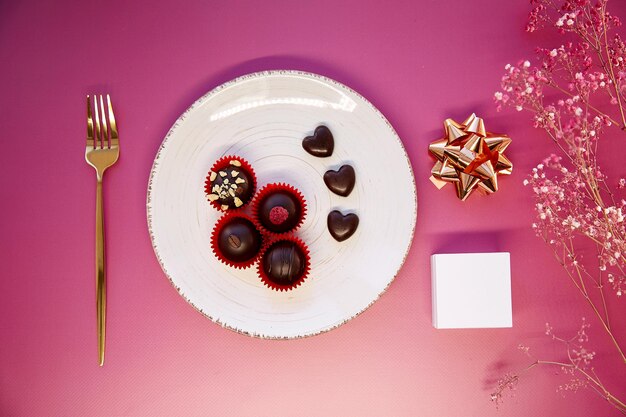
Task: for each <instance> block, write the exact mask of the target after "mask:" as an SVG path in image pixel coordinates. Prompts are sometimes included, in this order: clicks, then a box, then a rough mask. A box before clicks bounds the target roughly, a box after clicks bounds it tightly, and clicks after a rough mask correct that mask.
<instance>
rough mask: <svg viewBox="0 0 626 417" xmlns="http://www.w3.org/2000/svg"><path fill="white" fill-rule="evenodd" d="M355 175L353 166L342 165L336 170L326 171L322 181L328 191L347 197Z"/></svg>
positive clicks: (352, 186)
mask: <svg viewBox="0 0 626 417" xmlns="http://www.w3.org/2000/svg"><path fill="white" fill-rule="evenodd" d="M355 181H356V175H355V173H354V168H352V166H350V165H344V166H342V167H341V168H339V170H338V171H332V170H330V171H326V173H325V174H324V182H325V183H326V186H327V187H328V189H329V190H330V191H332V192H333V193H335V194H338V195H340V196H343V197H347V196H348V195H350V193H351V192H352V189H353V188H354V182H355Z"/></svg>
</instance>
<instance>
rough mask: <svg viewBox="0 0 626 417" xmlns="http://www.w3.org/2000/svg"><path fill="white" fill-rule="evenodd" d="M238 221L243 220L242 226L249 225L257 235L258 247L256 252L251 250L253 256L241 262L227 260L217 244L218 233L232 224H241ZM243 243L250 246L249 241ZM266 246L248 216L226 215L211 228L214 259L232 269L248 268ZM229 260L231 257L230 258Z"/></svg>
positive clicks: (264, 240)
mask: <svg viewBox="0 0 626 417" xmlns="http://www.w3.org/2000/svg"><path fill="white" fill-rule="evenodd" d="M239 219H243V220H244V222H242V223H243V224H246V223H249V224H250V229H251V230H252V231H253V232H256V233H258V240H259V246H258V250H253V252H254V254H253V255H252V256H250V257H249V258H247V257H246V259H241V260H237V259H229V258H228V254H227V253H225V252H224V250H222V248H220V243H219V238H220V233H221V232H222V231H223V230H224V228H225V227H227V226H229V225H230V226H231V227H232V225H233V224H234V223H239V222H241V220H239ZM242 240H244V239H242ZM245 242H247V243H248V244H250V242H249V241H245ZM245 242H244V243H245ZM239 244H241V240H240V241H239ZM266 246H267V239H265V237H264V236H263V234H262V233H261V231H260V230H259V229H258V228H257V226H256V224H255V223H254V221H253V220H252V219H251V218H250V217H249V216H246V215H245V214H240V213H236V212H229V213H226V214H225V215H223V216H222V217H221V218H220V219H219V220H218V221H217V223H215V226H214V227H213V232H211V250H212V251H213V255H215V257H216V258H217V259H219V260H220V262H222V263H223V264H226V265H228V266H231V267H233V268H237V269H245V268H249V267H250V266H252V265H253V264H254V263H255V262H256V261H257V260H258V259H259V256H260V255H261V253H262V252H263V251H264V249H265V247H266ZM231 258H233V257H232V256H231Z"/></svg>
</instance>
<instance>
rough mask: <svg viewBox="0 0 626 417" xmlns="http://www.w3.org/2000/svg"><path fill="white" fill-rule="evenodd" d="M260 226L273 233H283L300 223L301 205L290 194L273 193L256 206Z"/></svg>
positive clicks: (282, 192) (285, 192) (284, 192)
mask: <svg viewBox="0 0 626 417" xmlns="http://www.w3.org/2000/svg"><path fill="white" fill-rule="evenodd" d="M257 210H258V218H259V222H260V223H261V225H262V226H263V227H264V228H266V229H267V230H269V231H270V232H273V233H285V232H288V231H290V230H291V229H293V228H294V227H296V226H297V225H298V223H299V222H300V217H301V216H302V205H301V203H300V200H298V198H297V197H296V196H295V195H293V194H292V193H290V192H287V191H275V192H273V193H271V194H269V195H267V196H265V197H264V198H263V200H262V201H260V202H259V205H258V209H257Z"/></svg>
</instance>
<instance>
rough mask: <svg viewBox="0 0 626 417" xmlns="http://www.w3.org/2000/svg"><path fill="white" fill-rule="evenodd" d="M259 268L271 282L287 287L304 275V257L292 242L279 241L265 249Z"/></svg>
mask: <svg viewBox="0 0 626 417" xmlns="http://www.w3.org/2000/svg"><path fill="white" fill-rule="evenodd" d="M261 267H262V268H263V272H264V273H265V275H266V276H267V278H268V279H270V280H271V281H272V282H274V283H276V284H278V285H285V286H289V285H292V284H293V283H295V282H297V281H298V280H299V279H300V278H301V277H302V274H304V272H305V267H306V256H305V254H304V253H303V252H302V249H300V247H299V246H298V245H297V244H295V243H294V242H290V241H288V240H284V241H279V242H277V243H274V244H273V245H272V246H270V247H269V248H268V249H267V251H266V252H265V254H264V255H263V259H262V260H261Z"/></svg>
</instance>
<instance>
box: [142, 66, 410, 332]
mask: <svg viewBox="0 0 626 417" xmlns="http://www.w3.org/2000/svg"><path fill="white" fill-rule="evenodd" d="M274 76H287V77H304V78H312V79H317V80H320V81H323V82H325V83H328V84H331V85H333V86H335V87H338V88H341V89H345V90H347V91H349V92H350V93H351V94H354V95H355V96H356V97H358V98H359V99H361V100H363V103H365V104H366V105H368V106H369V107H370V108H371V109H372V110H374V112H375V113H376V114H377V115H378V117H380V118H381V120H382V121H383V122H384V123H385V124H386V125H387V127H388V128H389V131H390V132H391V134H392V136H393V137H394V139H395V140H396V142H397V143H398V144H399V145H400V149H401V150H402V152H403V154H404V158H405V162H406V164H407V167H408V169H409V172H410V174H411V175H410V178H411V182H412V187H411V193H412V194H413V203H414V207H415V210H414V212H413V216H412V217H411V233H410V236H409V244H408V245H407V248H406V251H405V253H404V255H403V257H402V262H401V263H400V265H399V266H398V269H397V270H396V272H395V273H394V274H393V277H392V278H391V279H390V280H389V282H388V283H387V285H386V286H385V288H383V290H382V291H381V292H380V293H378V294H377V295H376V297H374V298H373V299H372V301H371V302H370V303H369V304H367V305H366V306H365V307H364V308H363V309H361V310H360V311H359V312H357V313H356V314H354V315H352V316H350V317H347V318H345V319H344V320H343V321H341V322H340V323H337V324H334V325H332V326H329V327H326V328H323V329H321V330H318V331H316V332H309V333H306V334H301V335H295V336H273V335H263V334H257V333H250V332H247V331H244V330H242V329H238V328H236V327H233V326H230V325H228V324H227V323H224V322H221V321H220V320H217V319H215V318H213V317H212V316H211V315H210V314H208V313H206V312H205V311H204V310H202V309H201V308H200V307H198V306H197V305H195V304H194V303H193V302H192V301H191V300H190V299H189V298H188V297H187V296H186V295H185V293H183V292H182V291H181V289H180V287H178V286H177V285H176V283H175V282H174V280H173V279H172V277H171V276H170V274H169V273H168V272H167V269H166V266H165V264H164V262H163V260H162V258H161V256H160V255H159V253H158V249H157V245H156V244H155V235H154V230H153V225H152V198H151V195H152V184H153V180H154V176H155V173H156V170H157V169H158V165H159V159H160V157H161V152H162V151H163V149H164V148H165V146H166V145H167V143H168V141H169V140H170V138H171V136H172V135H173V134H174V132H175V130H176V128H177V127H178V125H179V124H180V123H182V122H183V121H184V119H185V118H186V116H187V114H188V113H189V112H191V111H192V110H193V109H194V108H196V107H197V106H200V105H202V104H204V103H205V102H206V101H207V100H209V99H210V98H211V97H212V96H214V95H216V94H217V93H219V92H220V91H222V90H223V89H226V88H228V87H230V86H232V85H236V84H238V83H240V82H242V81H246V80H250V79H256V78H265V77H274ZM417 208H418V201H417V187H416V183H415V174H414V171H413V167H412V165H411V160H410V159H409V155H408V153H407V151H406V148H405V147H404V144H403V143H402V140H401V139H400V136H399V135H398V133H397V132H396V130H395V129H394V127H393V126H392V125H391V123H390V122H389V120H387V118H386V117H385V115H383V114H382V112H381V111H380V110H379V109H378V108H377V107H376V106H374V105H373V104H372V103H371V102H370V101H369V100H368V99H366V98H365V97H364V96H362V95H361V94H359V93H358V92H357V91H355V90H353V89H352V88H350V87H348V86H346V85H345V84H343V83H340V82H339V81H335V80H334V79H332V78H328V77H326V76H323V75H319V74H316V73H312V72H308V71H301V70H266V71H258V72H252V73H248V74H245V75H241V76H238V77H236V78H233V79H231V80H230V81H227V82H224V83H222V84H220V85H218V86H216V87H215V88H213V89H211V90H209V91H208V92H207V93H205V94H204V95H202V96H201V97H200V98H198V99H196V100H195V101H194V102H193V103H192V104H191V105H190V106H189V107H188V108H187V109H186V110H185V111H184V112H183V113H182V114H181V115H180V116H179V117H178V118H177V119H176V121H175V122H174V123H173V124H172V126H171V127H170V129H169V130H168V132H167V134H166V135H165V137H164V138H163V141H162V142H161V144H160V145H159V148H158V150H157V152H156V155H155V158H154V161H153V162H152V167H151V168H150V176H149V178H148V188H147V195H146V215H147V225H148V233H149V235H150V243H151V245H152V249H153V251H154V254H155V256H156V258H157V261H158V263H159V266H160V267H161V270H162V271H163V273H164V274H165V276H166V277H167V279H168V281H169V282H170V284H171V285H172V286H173V287H174V288H175V289H176V291H177V292H178V294H179V295H180V296H181V297H182V298H183V299H184V300H185V301H186V302H187V303H188V304H189V305H191V306H192V307H193V308H194V309H195V310H196V311H198V312H199V313H200V314H202V315H203V316H205V317H206V318H208V319H209V320H211V321H212V322H213V323H215V324H218V325H219V326H221V327H222V328H225V329H228V330H230V331H233V332H235V333H238V334H241V335H245V336H249V337H253V338H257V339H270V340H293V339H303V338H307V337H312V336H316V335H319V334H323V333H326V332H329V331H331V330H334V329H336V328H338V327H341V326H342V325H344V324H345V323H347V322H349V321H350V320H353V319H354V318H356V317H358V316H359V315H361V314H362V313H363V312H365V311H366V310H368V309H369V308H370V307H371V306H372V305H373V304H374V303H375V302H376V301H378V300H379V299H380V297H381V296H382V295H383V294H385V293H386V292H387V290H388V289H389V287H390V286H391V284H392V283H393V282H394V281H395V279H396V277H397V276H398V274H399V273H400V271H401V270H402V267H403V266H404V264H405V262H406V259H407V257H408V255H409V252H410V251H411V247H412V245H413V239H414V237H415V228H416V224H417Z"/></svg>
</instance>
